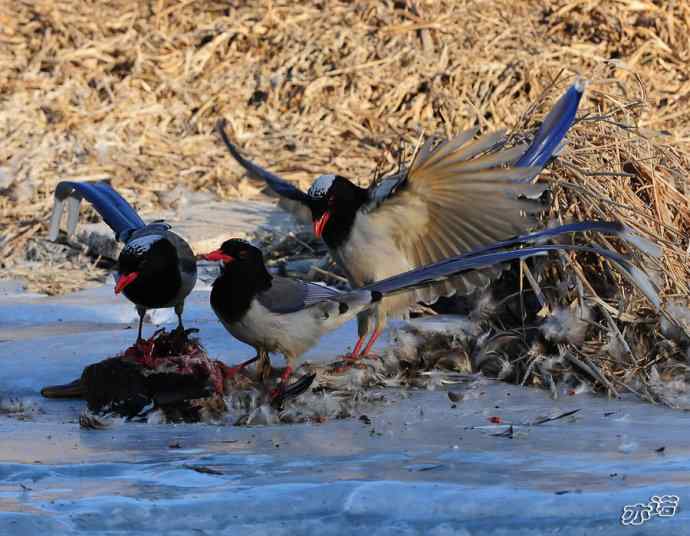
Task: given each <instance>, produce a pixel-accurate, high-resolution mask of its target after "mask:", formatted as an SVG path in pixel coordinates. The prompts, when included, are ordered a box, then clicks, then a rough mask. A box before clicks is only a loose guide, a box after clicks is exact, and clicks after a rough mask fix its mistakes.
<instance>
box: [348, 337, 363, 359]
mask: <svg viewBox="0 0 690 536" xmlns="http://www.w3.org/2000/svg"><path fill="white" fill-rule="evenodd" d="M365 338H366V335H362V336H361V337H360V338H359V339H357V344H355V347H354V349H353V350H352V353H351V354H350V355H348V356H345V359H346V360H348V361H356V360H357V359H358V358H359V352H360V351H361V350H362V345H363V344H364V339H365Z"/></svg>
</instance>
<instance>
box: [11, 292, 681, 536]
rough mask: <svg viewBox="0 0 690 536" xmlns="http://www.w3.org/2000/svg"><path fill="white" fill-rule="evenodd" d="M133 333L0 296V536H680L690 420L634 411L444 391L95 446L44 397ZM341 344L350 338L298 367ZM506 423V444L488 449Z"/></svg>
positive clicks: (220, 338)
mask: <svg viewBox="0 0 690 536" xmlns="http://www.w3.org/2000/svg"><path fill="white" fill-rule="evenodd" d="M0 290H3V289H0ZM166 315H167V313H166V314H164V315H162V316H160V317H158V318H157V321H159V322H168V326H169V327H172V326H174V317H173V315H167V316H166ZM185 317H186V325H187V326H188V327H196V328H199V329H200V330H201V334H200V335H201V337H202V341H203V343H204V344H205V346H206V347H207V349H208V351H209V353H210V354H211V355H212V356H214V357H218V358H220V359H223V360H224V361H226V362H237V361H240V360H242V359H245V358H247V357H250V356H251V355H253V352H252V349H251V348H249V347H247V346H245V345H242V344H240V343H238V342H236V341H233V340H232V339H231V338H230V337H229V336H228V335H227V334H226V332H225V331H224V330H223V328H222V327H220V326H219V325H218V323H217V322H216V320H215V317H214V316H213V313H212V312H211V310H210V308H209V307H208V289H198V290H196V291H195V292H194V293H193V295H192V296H191V299H190V301H189V304H188V307H187V309H186V311H185ZM135 321H136V313H135V312H134V309H133V307H132V306H131V305H130V304H129V303H128V302H127V301H126V300H125V299H124V298H122V297H121V296H114V295H113V292H112V286H104V287H103V288H99V289H91V290H87V291H83V292H79V293H76V294H73V295H70V296H64V297H60V298H46V297H42V296H36V295H26V294H23V295H22V294H21V293H19V292H18V291H17V289H15V288H14V287H9V286H8V287H5V288H4V292H3V291H0V364H1V365H2V375H0V438H1V439H0V534H42V535H47V534H50V535H54V534H56V535H57V534H89V533H90V534H95V533H97V532H98V533H99V534H100V533H103V532H105V533H109V534H114V533H118V534H120V533H123V532H127V533H134V534H147V535H150V534H162V533H165V534H170V535H175V534H233V535H235V534H240V535H241V534H268V533H270V534H271V535H272V536H274V535H283V534H286V535H287V534H290V535H293V534H320V535H330V534H346V533H352V532H354V531H361V530H365V531H367V532H370V533H371V534H376V535H379V534H382V535H387V534H391V535H393V534H395V535H396V536H398V535H406V534H432V535H434V534H435V535H446V534H473V535H474V534H494V535H499V534H500V535H503V534H511V535H513V534H518V535H519V534H529V535H536V534H583V535H584V534H587V535H589V534H597V533H598V534H606V535H608V534H659V533H661V532H662V531H663V532H667V533H670V534H690V508H688V506H690V492H689V491H688V490H689V489H690V488H689V487H688V485H689V484H690V472H688V471H687V467H688V464H689V462H690V441H689V435H690V434H689V433H688V431H687V430H688V426H687V413H683V412H676V411H672V410H668V409H666V408H662V407H655V406H652V405H649V404H643V403H639V402H636V401H634V400H606V399H603V398H595V397H591V396H589V395H579V396H573V397H567V398H564V399H560V400H557V401H553V400H551V399H550V398H549V397H548V395H547V393H545V392H542V391H538V390H535V389H526V388H520V387H517V386H511V385H506V384H502V383H498V382H492V381H489V380H478V381H476V382H473V383H470V384H461V385H457V386H454V387H453V390H454V391H458V392H460V393H462V394H464V395H465V396H464V398H463V400H462V401H460V402H457V403H456V407H454V408H453V407H452V405H451V403H450V402H449V400H448V397H447V393H446V392H445V391H408V392H402V391H399V390H394V389H389V390H384V391H382V393H383V396H384V397H385V403H383V404H377V405H372V406H367V405H363V406H362V407H361V408H360V409H361V412H362V413H363V414H364V413H365V414H366V415H367V417H368V419H362V420H359V419H356V418H355V419H350V420H344V421H330V422H326V423H324V424H308V425H281V426H265V427H251V428H246V427H242V428H236V427H232V426H212V425H206V424H204V425H201V424H199V425H155V424H134V423H119V424H115V425H114V426H112V427H111V428H108V429H106V430H98V431H96V430H82V429H80V428H79V425H78V417H79V413H80V412H81V410H82V408H83V403H82V402H78V401H55V400H45V399H42V398H40V396H39V394H38V390H39V389H40V387H42V386H44V385H46V384H55V383H63V382H67V381H71V380H72V379H74V378H76V377H77V376H78V375H79V374H80V373H81V370H82V368H83V367H84V366H85V365H87V364H89V363H92V362H95V361H98V360H100V359H102V358H104V357H106V356H109V355H112V354H114V353H115V352H117V351H118V350H121V349H122V348H124V347H125V346H127V345H129V344H130V343H131V342H132V340H133V338H134V336H135V330H134V329H132V328H133V327H135ZM425 322H426V323H425V324H424V327H425V328H427V329H437V328H439V326H441V327H443V325H444V324H443V323H444V320H442V319H433V320H427V321H425ZM153 329H154V327H153V326H151V325H150V324H147V325H146V326H145V330H146V333H147V334H148V333H150V332H152V330H153ZM354 340H355V326H354V325H353V324H349V325H347V326H344V327H343V328H341V329H340V330H338V331H337V332H335V333H333V334H330V335H329V336H327V337H325V338H324V340H323V341H322V343H321V344H320V345H319V347H317V348H315V349H314V350H312V351H311V352H310V353H309V355H308V356H307V358H309V359H312V360H317V359H325V358H332V357H333V356H334V355H335V354H337V353H341V352H343V351H344V350H345V347H346V346H350V345H351V344H352V343H353V342H354ZM384 344H385V343H384ZM578 408H579V409H580V411H579V412H578V413H577V414H576V415H575V416H574V417H573V418H565V419H562V420H558V421H553V422H549V423H546V424H543V425H540V426H526V425H525V423H529V422H532V421H534V420H535V419H536V418H538V417H540V416H548V415H557V414H559V413H562V412H565V411H569V410H573V409H578ZM493 416H498V417H500V418H501V420H502V422H503V423H507V424H500V425H495V424H492V423H491V422H490V421H489V418H490V417H493ZM510 423H512V424H513V432H514V433H513V438H512V439H510V438H508V437H501V436H497V435H495V434H500V433H501V432H505V431H506V430H507V429H508V426H509V424H510ZM661 447H664V449H663V451H662V452H657V450H658V449H660V448H661ZM663 494H676V495H678V496H679V497H680V509H679V512H678V513H677V514H676V516H675V517H673V518H659V517H653V518H652V519H650V520H649V521H648V522H647V523H645V524H644V525H643V526H641V527H636V528H632V527H624V526H622V525H621V524H620V515H621V512H622V509H623V506H624V505H626V504H633V503H646V502H648V501H649V498H650V497H651V496H652V495H663Z"/></svg>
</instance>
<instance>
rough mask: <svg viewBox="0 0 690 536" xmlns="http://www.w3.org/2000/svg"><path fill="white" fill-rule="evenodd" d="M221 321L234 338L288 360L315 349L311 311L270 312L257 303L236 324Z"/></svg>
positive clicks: (317, 332)
mask: <svg viewBox="0 0 690 536" xmlns="http://www.w3.org/2000/svg"><path fill="white" fill-rule="evenodd" d="M218 318H219V319H220V321H221V322H222V323H223V325H224V326H225V329H227V330H228V331H229V332H230V333H231V334H232V336H233V337H235V338H236V339H238V340H240V341H242V342H244V343H246V344H249V345H250V346H253V347H254V348H256V349H262V350H266V351H267V352H279V353H281V354H283V355H284V356H285V357H286V358H287V359H288V360H290V359H294V358H297V357H299V356H300V355H302V354H303V353H304V352H306V351H307V350H309V348H311V347H312V346H314V345H315V344H316V343H317V342H318V340H319V336H320V334H321V333H320V332H321V330H320V329H319V327H320V326H319V325H318V324H317V322H316V321H315V320H316V319H315V318H314V315H313V313H312V311H311V309H304V310H302V311H298V312H295V313H287V314H277V313H272V312H270V311H269V310H268V309H266V308H265V307H264V306H263V305H261V304H260V303H259V302H258V301H257V300H254V301H252V305H251V307H250V308H249V310H248V311H247V313H246V314H245V315H244V317H243V318H242V320H239V321H237V322H225V321H224V320H223V319H222V318H220V316H218Z"/></svg>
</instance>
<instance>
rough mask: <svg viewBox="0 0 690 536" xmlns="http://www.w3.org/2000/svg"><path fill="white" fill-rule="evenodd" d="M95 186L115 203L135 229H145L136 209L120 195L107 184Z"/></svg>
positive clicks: (100, 183) (95, 184) (96, 184)
mask: <svg viewBox="0 0 690 536" xmlns="http://www.w3.org/2000/svg"><path fill="white" fill-rule="evenodd" d="M93 185H94V186H95V187H96V188H98V189H100V190H101V191H102V192H103V193H104V194H105V195H106V196H108V198H109V199H110V200H111V202H112V203H113V206H115V207H116V208H117V209H118V210H119V211H120V213H121V214H122V215H123V216H124V217H125V218H127V219H128V220H129V221H130V223H131V224H132V226H133V227H135V228H137V229H138V228H139V227H144V225H146V223H144V220H142V219H141V217H140V216H139V214H138V213H137V211H136V210H134V207H132V205H130V204H129V203H128V202H127V201H126V200H125V199H124V198H123V197H122V196H121V195H120V194H119V193H117V192H116V191H115V190H114V189H113V188H112V187H111V186H110V184H108V183H107V182H95V183H93Z"/></svg>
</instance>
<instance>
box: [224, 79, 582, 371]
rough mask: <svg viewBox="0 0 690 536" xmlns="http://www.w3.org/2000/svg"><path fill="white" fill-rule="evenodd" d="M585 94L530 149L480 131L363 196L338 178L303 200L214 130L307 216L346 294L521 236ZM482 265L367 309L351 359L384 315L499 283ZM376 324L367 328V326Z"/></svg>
mask: <svg viewBox="0 0 690 536" xmlns="http://www.w3.org/2000/svg"><path fill="white" fill-rule="evenodd" d="M582 93H583V86H582V84H580V83H576V84H574V85H573V86H571V87H570V88H569V89H568V90H567V92H566V93H565V94H564V95H563V96H562V97H561V98H560V100H559V101H558V102H557V103H556V106H555V107H554V109H553V110H552V111H551V112H550V113H549V114H548V115H547V117H546V118H545V120H544V122H543V123H542V125H541V127H540V128H539V130H538V132H537V134H536V136H535V138H534V139H533V140H532V142H531V144H530V145H529V146H527V145H526V144H524V145H517V146H514V147H511V148H508V149H505V148H504V145H505V141H506V136H505V132H496V133H490V134H486V135H483V136H481V137H478V138H475V136H476V134H477V132H478V129H476V128H475V129H470V130H468V131H465V132H462V133H461V134H459V135H458V136H456V137H455V138H453V139H451V140H449V141H444V142H441V143H437V140H435V139H433V138H432V139H429V140H427V141H426V143H425V144H424V145H423V146H422V147H421V149H420V150H419V151H418V153H417V154H416V157H415V158H414V159H413V161H412V163H411V165H410V167H409V169H402V170H401V171H400V172H399V173H396V174H394V175H390V176H387V177H384V178H382V179H381V180H378V181H375V182H373V183H372V184H371V185H370V186H369V187H368V188H361V187H359V186H357V185H356V184H354V183H353V182H352V181H350V180H349V179H347V178H345V177H342V176H339V175H322V176H320V177H318V178H317V179H316V181H315V182H314V183H313V184H312V186H311V188H309V191H308V192H307V193H304V192H302V191H301V190H299V189H298V188H296V187H294V186H293V185H291V184H290V183H289V182H287V181H286V180H284V179H282V178H281V177H279V176H277V175H275V174H273V173H271V172H269V171H267V170H265V169H263V168H261V167H260V166H258V165H256V164H254V163H253V162H250V161H249V160H247V159H246V158H244V157H243V156H242V155H241V154H240V153H239V151H238V150H237V148H236V147H235V146H234V145H233V144H232V143H231V142H230V140H229V139H228V136H227V134H226V133H225V129H224V122H223V121H220V122H219V124H218V131H219V133H220V135H221V137H222V139H223V141H224V143H225V145H226V146H227V148H228V150H229V151H230V153H231V154H232V156H233V157H234V158H235V159H236V160H237V162H238V163H239V164H240V165H242V166H243V167H244V168H245V170H246V171H247V172H248V173H249V175H250V176H252V177H255V178H258V179H261V180H264V181H265V182H266V184H267V185H268V186H269V187H270V188H271V189H272V190H273V191H274V192H275V193H277V194H278V195H280V196H281V197H283V198H285V199H287V200H289V203H291V204H293V205H298V206H299V205H301V206H303V207H307V208H308V210H309V211H310V212H311V217H312V220H313V226H314V233H315V234H316V236H317V237H323V239H324V241H325V242H326V244H327V245H328V248H329V250H330V253H331V256H332V257H333V259H334V260H335V261H336V262H337V263H338V264H339V266H340V267H341V268H342V269H343V271H344V272H345V273H346V275H347V277H348V279H349V281H350V284H351V286H352V287H353V288H362V287H363V286H365V285H369V284H371V283H374V282H376V281H380V280H382V279H385V278H387V277H391V276H393V275H396V274H399V273H402V272H406V271H409V270H412V269H414V268H418V267H421V266H425V265H428V264H432V263H434V262H438V261H441V260H443V259H446V258H449V257H455V256H458V255H461V254H463V253H467V252H469V251H472V250H475V249H477V248H482V247H486V246H489V245H491V244H493V243H495V242H497V241H500V240H504V239H507V238H510V237H512V236H516V235H518V234H521V233H524V232H526V231H528V230H529V229H530V228H531V227H532V226H533V225H534V224H535V218H534V214H535V213H537V212H539V211H541V210H542V209H543V204H542V202H541V201H540V200H538V199H537V198H539V197H540V196H541V194H542V193H543V192H544V191H545V187H544V186H543V185H540V184H534V183H533V182H532V179H534V178H535V176H536V175H537V174H538V173H539V172H540V171H541V169H542V168H543V167H544V166H545V165H546V164H547V163H548V162H549V161H550V160H551V159H552V158H553V155H554V153H555V151H556V150H557V149H558V147H559V146H560V144H561V142H562V141H563V138H564V136H565V134H566V132H567V131H568V129H569V128H570V126H571V125H572V123H573V121H574V119H575V113H576V111H577V107H578V105H579V102H580V98H581V97H582ZM500 271H501V270H500V269H498V268H496V267H492V266H489V267H487V268H486V269H484V270H472V271H470V272H466V273H463V274H461V275H458V276H457V277H454V278H452V279H447V278H446V279H444V281H443V282H440V283H438V284H435V285H429V286H425V287H424V288H420V289H417V290H415V291H414V292H409V293H407V294H405V295H401V296H396V297H386V298H384V299H383V300H382V302H381V303H379V304H377V306H376V307H374V308H367V309H366V310H365V311H364V312H363V313H362V314H361V315H360V316H359V319H358V320H359V321H358V331H359V340H358V341H357V344H356V345H355V348H354V350H353V352H352V356H353V357H355V358H356V357H357V356H358V355H359V354H360V351H361V350H362V346H363V343H364V340H365V338H366V336H367V334H368V333H370V332H371V330H372V328H373V329H374V331H373V334H372V336H371V338H370V340H369V342H368V343H367V345H366V347H365V348H364V352H363V354H367V353H368V352H369V350H370V349H371V347H372V346H373V344H374V342H375V341H376V338H377V337H378V336H379V334H380V333H381V330H382V329H383V327H384V326H385V323H386V319H387V318H388V317H389V316H396V315H397V316H406V315H407V313H408V311H409V309H410V308H411V307H413V306H414V305H415V304H416V303H418V302H423V303H426V304H430V303H433V302H435V301H436V300H437V299H438V298H439V297H442V296H451V295H453V294H455V293H459V294H470V293H471V292H473V291H474V290H475V289H477V288H483V287H485V286H486V285H488V283H489V282H490V281H491V280H492V279H494V278H495V277H497V276H498V275H499V274H500ZM372 324H373V326H372Z"/></svg>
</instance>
